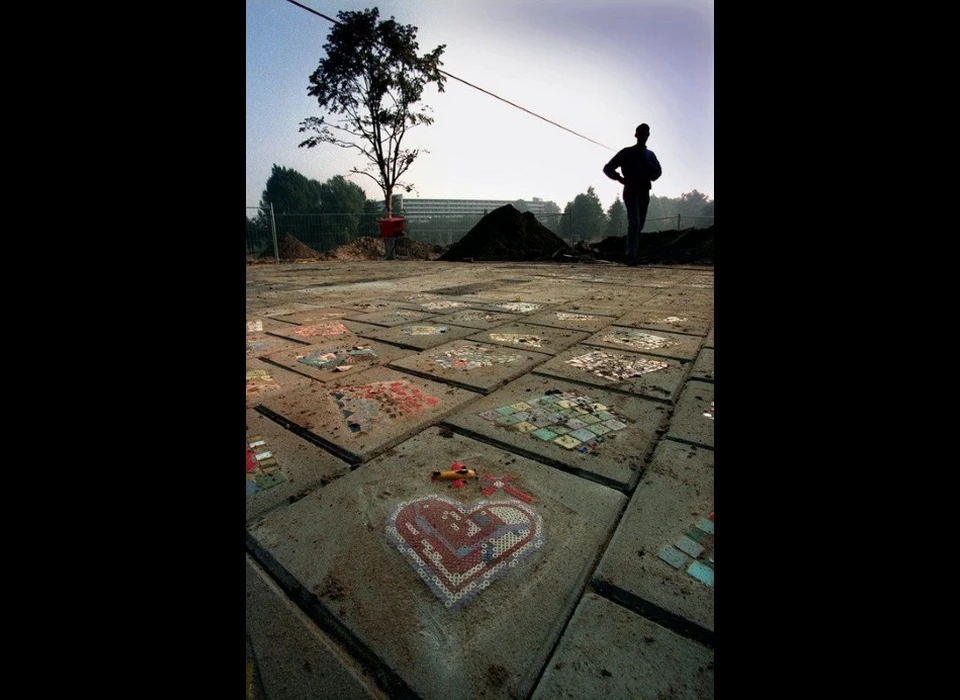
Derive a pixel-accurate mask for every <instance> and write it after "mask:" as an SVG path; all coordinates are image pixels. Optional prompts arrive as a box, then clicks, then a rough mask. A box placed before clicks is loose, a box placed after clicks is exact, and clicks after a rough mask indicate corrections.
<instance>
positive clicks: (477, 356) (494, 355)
mask: <svg viewBox="0 0 960 700" xmlns="http://www.w3.org/2000/svg"><path fill="white" fill-rule="evenodd" d="M430 357H431V358H432V359H433V361H434V362H436V363H437V364H438V365H440V366H441V367H443V368H445V369H462V370H465V371H469V370H471V369H477V368H478V367H491V366H493V365H503V364H509V363H510V362H517V361H519V360H521V359H523V358H522V356H520V355H515V354H513V353H508V354H504V353H502V352H499V351H497V350H493V349H492V348H486V347H483V346H482V345H458V346H455V347H452V348H450V349H449V350H445V351H443V352H438V353H436V354H433V355H431V356H430Z"/></svg>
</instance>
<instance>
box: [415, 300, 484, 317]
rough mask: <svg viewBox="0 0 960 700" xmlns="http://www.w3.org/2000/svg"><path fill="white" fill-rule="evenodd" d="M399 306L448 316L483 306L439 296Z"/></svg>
mask: <svg viewBox="0 0 960 700" xmlns="http://www.w3.org/2000/svg"><path fill="white" fill-rule="evenodd" d="M401 306H403V307H404V308H408V309H416V310H417V311H424V312H426V313H431V314H449V313H453V312H454V311H465V310H466V309H475V308H479V307H482V306H483V304H482V303H479V302H476V301H468V300H464V299H453V298H451V297H447V296H441V297H439V298H436V299H415V300H410V301H404V302H401Z"/></svg>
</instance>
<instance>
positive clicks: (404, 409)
mask: <svg viewBox="0 0 960 700" xmlns="http://www.w3.org/2000/svg"><path fill="white" fill-rule="evenodd" d="M277 371H279V372H283V371H284V370H281V369H278V370H277ZM289 374H292V373H289ZM295 376H302V375H295ZM302 378H303V379H305V380H306V381H308V382H310V386H307V387H303V388H300V389H298V390H296V391H290V392H284V393H282V394H280V393H278V394H273V395H270V396H268V397H267V398H266V399H265V400H264V404H263V407H262V408H261V412H264V409H266V411H267V412H269V413H268V414H269V415H273V416H276V417H277V419H278V420H279V421H280V422H281V424H283V425H288V427H289V428H290V429H291V430H293V431H294V432H296V433H298V434H301V435H303V436H304V437H306V438H307V439H310V440H313V441H315V442H317V444H320V445H322V446H323V447H326V448H327V449H329V450H331V451H332V452H333V453H334V454H336V455H338V456H339V457H341V458H342V459H345V460H346V461H348V462H350V463H352V464H353V463H358V462H365V461H367V460H368V459H370V458H371V457H374V456H376V455H377V454H379V453H380V452H383V451H384V450H387V449H389V448H390V447H392V446H393V445H395V444H397V443H398V442H401V441H402V440H406V439H407V438H408V437H410V436H411V435H412V434H413V433H415V432H417V431H419V430H423V429H424V428H425V427H427V426H429V425H431V424H433V423H434V422H436V421H437V420H439V419H440V418H442V417H443V416H444V415H445V414H446V413H448V412H449V411H453V410H456V409H457V408H459V407H460V406H461V405H462V404H463V403H465V402H467V401H469V400H471V399H474V398H476V397H477V394H475V393H473V392H470V391H467V390H465V389H460V388H458V387H453V386H450V385H447V384H440V383H438V382H433V381H430V380H428V379H423V378H421V377H416V376H412V375H409V374H402V373H399V372H397V371H396V370H392V369H388V368H385V367H371V368H370V369H365V370H362V371H360V372H358V373H357V374H349V373H348V374H346V375H343V376H342V377H339V378H337V379H336V380H332V381H330V382H328V383H326V384H320V383H318V382H316V381H314V380H312V379H307V378H306V377H302Z"/></svg>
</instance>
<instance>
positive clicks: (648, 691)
mask: <svg viewBox="0 0 960 700" xmlns="http://www.w3.org/2000/svg"><path fill="white" fill-rule="evenodd" d="M624 640H629V643H628V644H624ZM713 689H714V673H713V650H711V649H709V648H707V647H705V646H703V645H701V644H698V643H697V642H694V641H692V640H690V639H686V638H684V637H682V636H680V635H678V634H677V633H675V632H673V631H671V630H669V629H667V628H665V627H662V626H660V625H658V624H657V623H655V622H652V621H650V620H648V619H646V618H644V617H641V616H640V615H637V614H636V613H633V612H631V611H629V610H627V609H625V608H623V607H622V606H620V605H617V604H616V603H614V602H611V601H609V600H607V599H605V598H603V597H601V596H598V595H596V594H595V593H587V594H586V595H584V597H583V599H582V600H581V601H580V604H579V605H578V606H577V609H576V611H575V612H574V614H573V617H572V618H571V620H570V624H569V625H568V626H567V629H566V631H565V632H564V633H563V638H562V639H561V640H560V644H559V645H558V646H557V650H556V652H555V653H554V655H553V657H552V658H551V659H550V663H548V664H547V668H546V671H545V672H544V674H543V678H542V679H541V680H540V682H539V683H538V684H537V688H536V690H535V691H534V693H533V695H532V696H531V700H554V699H555V698H571V699H572V700H596V698H605V699H606V700H663V699H664V698H671V700H709V698H713V697H714V690H713Z"/></svg>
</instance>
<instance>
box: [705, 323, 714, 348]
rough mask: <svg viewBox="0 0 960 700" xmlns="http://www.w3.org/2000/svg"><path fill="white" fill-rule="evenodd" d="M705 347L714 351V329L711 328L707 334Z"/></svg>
mask: <svg viewBox="0 0 960 700" xmlns="http://www.w3.org/2000/svg"><path fill="white" fill-rule="evenodd" d="M703 346H704V347H705V348H710V349H713V328H712V327H711V328H710V332H709V333H707V338H706V340H704V341H703Z"/></svg>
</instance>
